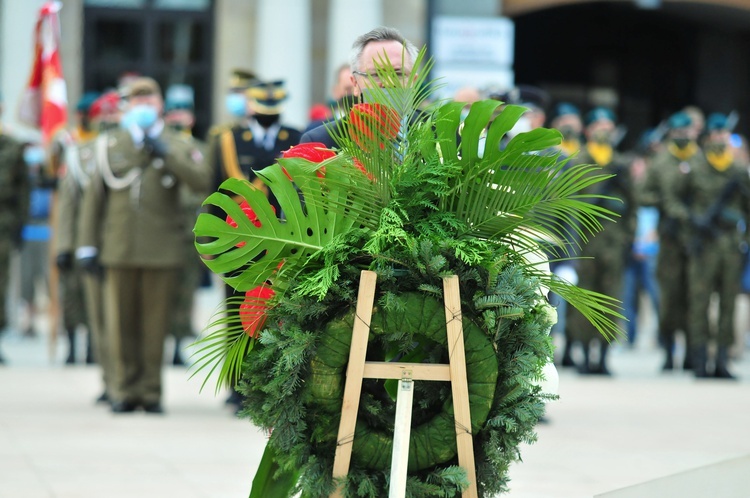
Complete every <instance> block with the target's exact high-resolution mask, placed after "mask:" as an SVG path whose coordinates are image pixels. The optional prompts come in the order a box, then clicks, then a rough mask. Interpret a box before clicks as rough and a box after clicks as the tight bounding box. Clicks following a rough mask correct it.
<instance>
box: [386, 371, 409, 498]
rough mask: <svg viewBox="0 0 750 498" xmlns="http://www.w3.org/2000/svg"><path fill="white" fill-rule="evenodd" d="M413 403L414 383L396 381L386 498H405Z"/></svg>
mask: <svg viewBox="0 0 750 498" xmlns="http://www.w3.org/2000/svg"><path fill="white" fill-rule="evenodd" d="M413 403H414V382H413V381H412V380H411V379H410V378H408V376H407V377H406V378H403V379H401V380H399V381H398V397H397V398H396V423H395V424H394V430H393V454H392V456H391V486H390V488H389V489H388V498H405V497H406V478H407V474H408V472H407V471H408V470H409V437H410V436H411V408H412V405H413Z"/></svg>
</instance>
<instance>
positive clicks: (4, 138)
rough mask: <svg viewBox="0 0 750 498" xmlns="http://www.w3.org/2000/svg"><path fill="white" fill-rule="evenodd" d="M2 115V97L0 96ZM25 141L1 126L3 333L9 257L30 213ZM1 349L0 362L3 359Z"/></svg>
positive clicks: (0, 319)
mask: <svg viewBox="0 0 750 498" xmlns="http://www.w3.org/2000/svg"><path fill="white" fill-rule="evenodd" d="M0 115H2V97H0ZM23 148H24V145H23V144H22V143H21V142H19V141H18V140H16V139H15V138H13V137H11V136H9V135H8V134H7V133H6V131H5V130H3V129H2V128H0V232H1V233H2V234H3V236H2V237H0V334H2V333H3V332H4V330H5V328H6V327H7V326H8V322H7V319H8V315H7V313H6V309H5V303H6V297H7V296H6V292H7V290H8V280H9V270H10V257H11V254H12V253H13V250H15V249H19V248H20V246H21V231H22V229H23V225H24V223H25V222H26V219H27V217H28V213H29V198H30V188H31V187H30V182H29V177H28V174H27V172H26V163H25V162H24V159H23ZM3 362H4V360H3V356H2V353H0V363H3Z"/></svg>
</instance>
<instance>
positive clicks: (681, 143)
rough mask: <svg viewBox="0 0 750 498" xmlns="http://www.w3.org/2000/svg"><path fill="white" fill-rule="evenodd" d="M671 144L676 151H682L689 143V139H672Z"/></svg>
mask: <svg viewBox="0 0 750 498" xmlns="http://www.w3.org/2000/svg"><path fill="white" fill-rule="evenodd" d="M672 143H674V144H675V145H676V146H677V148H678V149H684V148H685V147H687V146H688V144H689V143H690V139H689V138H673V139H672Z"/></svg>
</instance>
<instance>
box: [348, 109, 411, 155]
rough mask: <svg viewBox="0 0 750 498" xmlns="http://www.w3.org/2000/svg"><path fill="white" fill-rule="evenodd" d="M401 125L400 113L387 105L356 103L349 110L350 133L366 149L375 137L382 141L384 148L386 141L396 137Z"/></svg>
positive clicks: (381, 146)
mask: <svg viewBox="0 0 750 498" xmlns="http://www.w3.org/2000/svg"><path fill="white" fill-rule="evenodd" d="M400 127H401V119H400V118H399V116H398V113H397V112H396V111H395V110H394V109H393V108H391V107H388V106H386V105H382V104H366V103H365V104H356V105H354V106H353V107H352V109H351V110H350V111H349V133H350V134H351V137H352V139H353V140H354V141H355V142H356V143H357V145H359V146H360V147H362V148H363V149H365V150H366V151H368V150H367V148H368V147H369V144H371V143H372V141H373V139H377V140H378V141H380V142H381V143H380V148H381V149H382V148H383V147H384V142H390V141H392V140H394V139H395V138H396V135H397V134H398V130H399V128H400ZM368 152H369V151H368Z"/></svg>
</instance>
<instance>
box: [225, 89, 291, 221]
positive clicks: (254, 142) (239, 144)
mask: <svg viewBox="0 0 750 498" xmlns="http://www.w3.org/2000/svg"><path fill="white" fill-rule="evenodd" d="M246 95H247V106H248V111H249V113H248V114H249V117H248V119H247V120H246V123H245V126H234V127H232V128H231V129H228V130H224V131H223V132H222V133H221V135H220V136H219V139H218V140H219V150H218V154H217V156H216V157H214V160H215V162H216V164H221V167H220V168H215V169H214V171H216V172H217V173H218V174H219V175H220V176H219V179H218V180H219V181H218V184H220V183H221V182H222V181H224V180H225V179H227V178H244V179H247V180H249V181H251V182H253V183H254V184H256V186H258V187H260V188H261V189H263V190H265V191H266V192H267V193H268V194H269V195H270V192H268V190H267V189H266V187H265V185H264V184H262V183H261V182H260V181H254V180H255V179H256V174H255V172H256V171H260V170H262V169H263V168H265V167H267V166H270V165H272V164H273V163H274V162H275V161H276V159H277V158H278V157H280V156H281V153H282V152H283V151H285V150H287V149H289V148H290V147H292V146H293V145H297V144H298V143H299V139H300V137H301V135H302V134H301V133H300V131H299V130H296V129H294V128H290V127H288V126H284V125H282V124H281V123H280V119H281V112H282V110H283V107H284V101H285V100H286V99H287V92H286V90H285V89H284V82H283V81H273V82H270V83H262V82H259V83H255V84H253V85H252V86H250V88H248V89H247V91H246ZM218 184H217V185H216V186H217V187H218ZM270 201H271V204H272V205H274V207H275V208H276V210H277V212H279V213H280V208H279V205H278V202H276V200H275V199H274V198H273V197H272V195H271V198H270Z"/></svg>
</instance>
